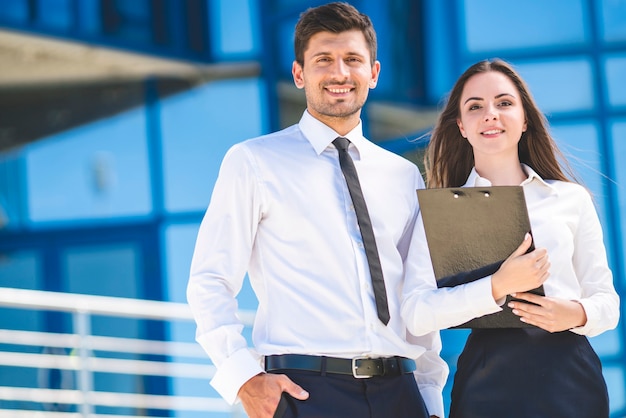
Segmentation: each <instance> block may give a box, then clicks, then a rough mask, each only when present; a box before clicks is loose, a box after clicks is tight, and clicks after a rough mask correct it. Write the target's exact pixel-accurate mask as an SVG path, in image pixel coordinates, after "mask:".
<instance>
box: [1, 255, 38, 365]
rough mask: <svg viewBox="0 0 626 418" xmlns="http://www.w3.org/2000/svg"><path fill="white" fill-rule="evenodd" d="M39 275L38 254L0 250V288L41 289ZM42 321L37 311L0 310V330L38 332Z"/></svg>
mask: <svg viewBox="0 0 626 418" xmlns="http://www.w3.org/2000/svg"><path fill="white" fill-rule="evenodd" d="M41 273H42V271H41V260H40V258H39V254H38V253H36V252H31V251H19V252H18V251H15V252H4V251H3V250H2V249H0V287H14V288H21V289H41V285H42V283H41V280H42V275H41ZM42 319H43V318H42V315H41V312H38V311H33V310H26V309H8V308H0V329H1V328H5V329H26V330H33V331H38V330H40V329H41V328H40V327H41V326H42V322H41V321H42ZM1 374H2V373H0V375H1Z"/></svg>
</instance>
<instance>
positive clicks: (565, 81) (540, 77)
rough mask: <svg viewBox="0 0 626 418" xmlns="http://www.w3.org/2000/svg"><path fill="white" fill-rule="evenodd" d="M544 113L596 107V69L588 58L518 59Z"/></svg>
mask: <svg viewBox="0 0 626 418" xmlns="http://www.w3.org/2000/svg"><path fill="white" fill-rule="evenodd" d="M517 64H518V65H516V67H517V69H518V70H519V73H520V75H521V76H522V77H523V78H524V79H525V80H526V82H527V83H528V85H529V87H530V90H531V91H532V93H533V96H534V97H535V100H536V101H537V104H538V105H539V107H540V108H541V110H542V111H543V112H544V113H547V114H552V113H557V112H572V111H573V112H576V111H581V110H592V109H593V108H594V107H595V94H594V89H593V70H592V65H591V62H590V61H589V60H587V59H584V58H581V59H568V60H558V61H556V60H555V61H542V62H526V63H517Z"/></svg>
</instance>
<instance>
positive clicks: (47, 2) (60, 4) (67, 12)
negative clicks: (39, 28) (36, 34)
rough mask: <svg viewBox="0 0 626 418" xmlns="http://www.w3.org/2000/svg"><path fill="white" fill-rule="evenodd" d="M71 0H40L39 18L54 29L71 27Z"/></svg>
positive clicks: (38, 6)
mask: <svg viewBox="0 0 626 418" xmlns="http://www.w3.org/2000/svg"><path fill="white" fill-rule="evenodd" d="M72 7H73V5H72V1H71V0H39V1H38V2H37V11H38V13H37V18H38V19H39V21H40V22H41V24H42V25H44V26H47V27H50V28H54V29H66V30H67V29H69V28H70V26H71V25H72V20H73V17H72V13H73V12H74V10H73V9H72Z"/></svg>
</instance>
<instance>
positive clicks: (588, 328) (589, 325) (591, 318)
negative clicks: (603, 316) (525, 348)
mask: <svg viewBox="0 0 626 418" xmlns="http://www.w3.org/2000/svg"><path fill="white" fill-rule="evenodd" d="M574 302H578V303H580V304H581V306H582V307H583V309H584V310H585V316H586V317H587V322H586V323H585V325H583V326H582V327H576V328H572V329H570V331H572V332H573V333H576V334H579V335H586V336H591V335H593V330H594V328H595V327H594V325H595V324H596V320H597V319H596V318H597V317H598V315H597V314H596V312H595V310H594V306H593V304H592V303H587V302H588V301H586V300H575V301H574Z"/></svg>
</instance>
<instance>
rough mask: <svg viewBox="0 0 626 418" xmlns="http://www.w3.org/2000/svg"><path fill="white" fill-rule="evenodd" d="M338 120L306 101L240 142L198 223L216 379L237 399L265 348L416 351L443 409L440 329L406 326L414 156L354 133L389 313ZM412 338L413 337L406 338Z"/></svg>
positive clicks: (194, 270) (193, 293)
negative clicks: (248, 317) (251, 318)
mask: <svg viewBox="0 0 626 418" xmlns="http://www.w3.org/2000/svg"><path fill="white" fill-rule="evenodd" d="M337 136H338V134H337V133H336V132H334V131H333V130H332V129H331V128H329V127H328V126H326V125H324V124H323V123H321V122H319V121H318V120H316V119H315V118H313V117H312V116H311V115H310V114H309V113H308V112H306V111H305V113H304V115H303V117H302V119H301V120H300V122H299V124H297V125H294V126H291V127H289V128H286V129H284V130H282V131H279V132H276V133H272V134H269V135H266V136H262V137H259V138H255V139H251V140H248V141H245V142H242V143H240V144H237V145H235V146H233V147H232V148H231V149H230V150H229V151H228V153H227V154H226V156H225V158H224V160H223V162H222V166H221V169H220V173H219V176H218V180H217V182H216V184H215V188H214V191H213V195H212V197H211V202H210V204H209V207H208V209H207V212H206V214H205V217H204V219H203V221H202V224H201V226H200V230H199V233H198V238H197V243H196V248H195V251H194V255H193V260H192V265H191V273H190V280H189V284H188V290H187V296H188V301H189V304H190V306H191V309H192V311H193V313H194V317H195V319H196V322H197V335H196V337H197V341H198V342H199V343H200V344H201V345H202V347H203V348H204V350H205V351H206V352H207V354H208V355H209V356H210V358H211V360H212V361H213V363H214V364H215V366H216V367H217V372H216V374H215V376H214V378H213V380H212V381H211V384H212V385H213V387H214V388H215V389H216V390H217V391H218V392H219V393H220V394H221V395H222V396H223V397H224V398H225V399H226V400H227V401H228V402H230V403H232V402H234V401H235V400H236V396H237V392H238V390H239V388H240V387H241V385H242V384H243V383H245V382H246V381H247V380H248V379H250V378H251V377H252V376H254V375H256V374H258V373H259V372H261V371H262V370H263V369H262V367H261V365H260V359H261V356H263V355H272V354H284V353H297V354H312V355H326V356H334V357H343V358H353V357H356V356H363V355H367V356H372V357H387V356H394V355H398V356H404V357H408V358H413V359H416V363H417V371H416V372H415V376H416V379H417V382H418V385H419V388H420V392H421V394H422V396H423V398H424V400H425V402H426V406H427V408H428V410H429V411H430V413H431V414H433V415H439V416H441V417H443V399H442V395H441V390H442V388H443V385H444V384H445V381H446V378H447V375H448V367H447V365H446V364H445V362H444V361H443V360H442V359H441V357H440V356H439V352H440V349H441V341H440V338H439V333H438V332H428V333H425V334H424V335H423V336H421V337H419V338H417V337H413V336H407V331H406V325H405V323H404V321H403V319H402V317H401V315H400V293H401V291H402V287H403V286H402V285H403V280H404V262H405V260H406V257H407V254H408V251H409V246H410V243H411V238H412V233H413V228H414V225H415V221H416V219H417V215H418V203H417V196H416V193H415V191H416V189H418V188H422V187H424V183H423V180H422V177H421V175H420V173H419V170H418V169H417V167H416V166H415V164H413V163H411V162H409V161H408V160H406V159H404V158H402V157H400V156H398V155H395V154H393V153H391V152H389V151H386V150H384V149H382V148H380V147H378V146H377V145H375V144H373V143H371V142H369V141H368V140H366V139H365V138H364V137H363V134H362V127H361V124H359V125H358V126H357V127H356V128H355V129H354V130H352V131H351V132H350V133H348V134H347V135H345V137H347V138H348V139H349V140H350V141H351V143H352V144H351V145H350V148H349V152H350V155H351V156H352V158H353V160H354V164H355V166H356V169H357V171H358V174H359V179H360V182H361V187H362V189H363V195H364V196H365V200H366V202H367V205H368V210H369V213H370V217H371V220H372V224H373V228H374V234H375V236H376V242H377V245H378V250H379V255H380V261H381V264H382V268H383V273H384V277H385V283H386V287H387V293H388V299H389V311H390V314H391V320H390V322H389V325H388V326H385V325H383V324H382V323H381V322H380V321H379V319H378V317H377V313H376V305H375V301H374V296H373V291H372V285H371V282H370V273H369V268H368V263H367V258H366V256H365V252H364V248H363V242H362V239H361V234H360V232H359V228H358V224H357V219H356V214H355V212H354V208H353V207H352V201H351V199H350V195H349V192H348V188H347V186H346V182H345V180H344V177H343V175H342V172H341V168H340V166H339V160H338V153H337V150H336V148H335V147H334V145H332V141H333V140H334V139H335V138H336V137H337ZM246 272H247V273H248V277H249V279H250V283H251V285H252V288H253V289H254V292H255V294H256V296H257V299H258V310H257V314H256V320H255V324H254V330H253V333H252V340H253V343H254V349H252V348H250V347H248V344H247V343H246V340H245V338H244V337H243V336H242V334H241V331H242V328H243V326H242V324H241V321H240V320H239V319H238V318H237V316H236V311H237V302H236V299H235V296H236V295H237V293H238V292H239V291H240V289H241V287H242V282H243V280H244V276H245V275H246ZM407 339H410V340H411V343H408V342H407Z"/></svg>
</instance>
